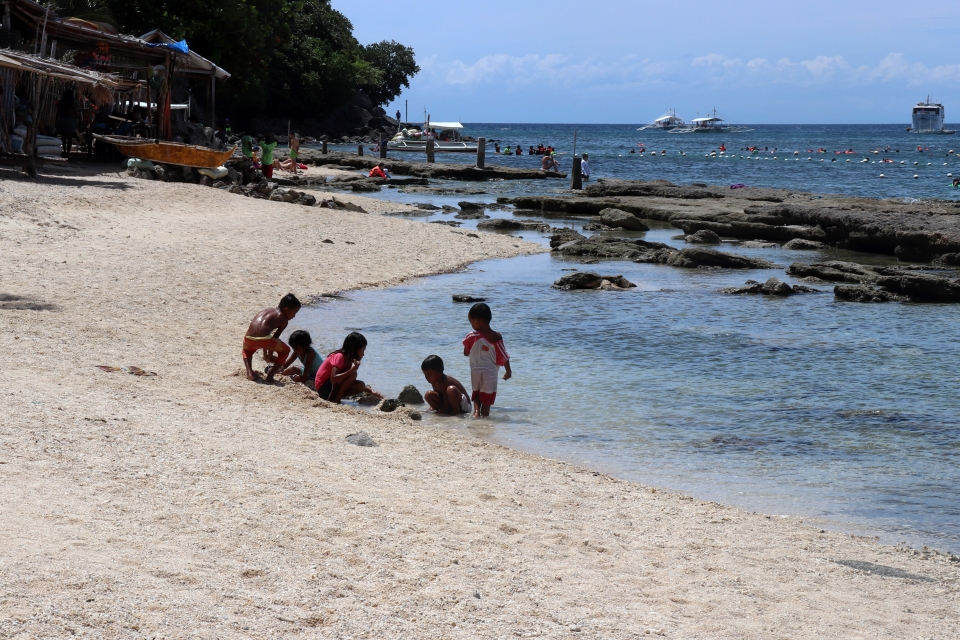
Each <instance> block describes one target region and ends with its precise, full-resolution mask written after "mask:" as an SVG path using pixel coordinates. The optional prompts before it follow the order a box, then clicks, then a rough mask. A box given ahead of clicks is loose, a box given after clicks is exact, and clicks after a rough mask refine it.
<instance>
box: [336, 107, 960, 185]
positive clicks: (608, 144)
mask: <svg viewBox="0 0 960 640" xmlns="http://www.w3.org/2000/svg"><path fill="white" fill-rule="evenodd" d="M908 116H909V114H907V117H908ZM639 126H640V125H545V124H496V123H493V124H491V123H478V124H466V125H465V133H467V134H469V135H472V136H475V137H479V136H485V137H486V138H487V140H500V141H502V142H501V144H502V145H503V146H505V145H507V144H509V145H511V146H515V145H517V144H520V145H521V146H522V147H523V148H524V150H527V149H528V147H530V146H537V145H538V144H541V143H542V144H545V145H553V146H554V147H555V148H556V149H557V151H558V153H559V154H560V158H559V160H560V162H561V167H562V168H563V169H564V170H565V171H566V170H569V167H570V158H571V153H572V152H573V142H574V130H576V131H577V153H578V154H581V153H583V152H588V153H589V154H590V166H591V174H592V178H593V179H597V178H604V177H606V178H623V179H634V180H637V179H642V180H655V179H665V180H670V181H671V182H675V183H678V184H688V183H691V182H706V183H708V184H711V185H731V184H737V183H741V184H746V185H748V186H753V187H776V188H783V189H796V190H799V191H813V192H817V193H843V194H848V195H863V196H874V197H896V198H931V197H933V198H945V199H951V200H956V199H960V190H957V189H953V188H951V186H950V182H951V178H949V177H947V175H946V174H947V173H953V174H954V175H958V176H960V159H958V158H957V157H956V154H951V153H949V152H950V151H953V150H956V151H960V138H958V136H956V135H946V136H938V135H915V134H910V133H907V132H906V131H904V128H905V127H906V124H903V125H898V124H895V125H755V126H751V125H748V126H750V128H751V129H753V130H752V131H750V132H747V133H737V134H685V135H678V134H670V133H666V132H657V131H638V130H637V128H638V127H639ZM947 126H948V127H950V128H960V127H954V125H947ZM640 143H643V144H644V145H645V148H646V149H648V150H650V151H648V152H647V153H646V154H644V155H643V156H641V155H639V154H631V153H630V150H631V149H634V150H639V149H640V147H639V146H638V145H639V144H640ZM721 143H724V144H725V145H726V147H727V152H726V154H725V155H724V156H723V157H716V158H714V157H705V155H704V154H709V153H710V152H711V151H716V150H717V148H718V147H719V146H720V144H721ZM917 145H921V146H922V147H924V149H925V150H924V151H923V152H918V151H917V149H916V147H917ZM368 146H369V145H368ZM752 146H757V147H759V148H760V149H761V150H762V149H764V148H765V147H766V148H768V151H767V152H761V153H756V154H751V153H749V152H746V151H744V150H743V149H746V148H747V147H752ZM821 147H822V148H824V149H826V151H827V153H820V154H818V153H816V150H817V149H820V148H821ZM887 147H890V149H889V151H888V150H887ZM334 148H336V149H340V150H346V151H351V152H355V151H356V148H357V147H356V145H345V146H335V147H334ZM774 149H776V151H774ZM846 149H853V150H855V151H856V152H857V154H856V155H835V154H834V152H835V151H842V150H846ZM652 151H657V152H658V154H657V155H656V156H654V155H652V154H651V153H650V152H652ZM660 151H666V152H667V153H666V155H659V152H660ZM873 151H879V152H880V153H876V154H874V153H873ZM794 152H797V154H798V155H794ZM681 154H686V155H681ZM391 157H395V158H407V159H410V160H420V161H422V160H423V159H424V156H423V155H422V154H414V153H397V152H395V153H392V154H391ZM808 158H809V159H808ZM437 159H438V161H440V162H445V163H468V164H473V163H474V162H475V160H476V159H475V157H474V156H473V155H472V154H462V153H445V154H439V155H438V157H437ZM864 159H867V160H868V162H861V161H862V160H864ZM884 159H887V160H892V161H893V163H883V162H882V160H884ZM834 160H835V162H834ZM848 160H849V162H847V161H848ZM487 163H488V164H497V165H503V166H516V167H528V168H529V167H539V166H540V158H539V157H537V156H527V155H523V156H519V157H517V156H504V155H494V154H493V147H492V146H491V147H489V148H488V155H487ZM901 163H902V164H901ZM914 163H916V164H914ZM945 163H946V164H945ZM928 165H929V166H928ZM881 173H882V174H884V176H885V177H883V178H881V177H880V174H881ZM914 175H916V176H917V178H914V177H913V176H914ZM548 183H549V184H551V185H556V188H562V187H564V186H569V185H568V184H564V183H563V182H562V181H559V180H558V181H548ZM543 187H544V184H538V183H537V182H528V183H525V184H516V183H500V184H499V185H491V188H492V189H493V190H494V191H497V192H501V193H503V192H507V191H509V192H511V193H531V192H541V191H542V189H543Z"/></svg>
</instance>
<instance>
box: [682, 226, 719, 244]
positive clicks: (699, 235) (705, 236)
mask: <svg viewBox="0 0 960 640" xmlns="http://www.w3.org/2000/svg"><path fill="white" fill-rule="evenodd" d="M683 241H684V242H689V243H690V244H720V236H718V235H717V233H716V232H715V231H711V230H710V229H701V230H700V231H697V232H696V233H691V234H690V235H688V236H687V237H685V238H684V239H683Z"/></svg>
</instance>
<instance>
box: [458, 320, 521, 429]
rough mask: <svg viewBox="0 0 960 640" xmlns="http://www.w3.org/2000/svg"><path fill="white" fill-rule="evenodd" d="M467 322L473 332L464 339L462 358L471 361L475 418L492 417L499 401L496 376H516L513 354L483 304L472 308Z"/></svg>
mask: <svg viewBox="0 0 960 640" xmlns="http://www.w3.org/2000/svg"><path fill="white" fill-rule="evenodd" d="M467 319H468V320H469V321H470V326H471V327H473V331H472V332H470V333H468V334H467V337H466V338H464V339H463V355H465V356H467V357H469V358H470V382H471V385H472V386H473V396H472V398H471V399H472V400H473V415H474V416H484V417H486V416H489V415H490V407H491V406H492V405H493V403H494V402H495V401H496V399H497V374H498V372H499V369H500V367H503V368H504V369H505V370H506V373H504V374H503V379H504V380H509V379H510V378H511V377H512V376H513V372H512V371H511V370H510V355H509V354H508V353H507V350H506V348H505V347H504V346H503V336H501V335H500V334H499V333H497V332H496V331H494V330H493V329H491V328H490V320H492V319H493V314H492V313H491V311H490V307H488V306H487V305H486V304H485V303H483V302H478V303H477V304H475V305H473V306H472V307H470V311H469V312H468V313H467Z"/></svg>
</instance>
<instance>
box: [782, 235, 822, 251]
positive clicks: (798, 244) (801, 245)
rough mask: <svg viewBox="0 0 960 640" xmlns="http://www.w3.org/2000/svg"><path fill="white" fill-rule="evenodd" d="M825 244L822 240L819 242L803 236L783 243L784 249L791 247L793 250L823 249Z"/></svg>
mask: <svg viewBox="0 0 960 640" xmlns="http://www.w3.org/2000/svg"><path fill="white" fill-rule="evenodd" d="M824 246H825V245H824V244H823V243H822V242H817V241H816V240H804V239H803V238H794V239H793V240H791V241H790V242H788V243H786V244H785V245H783V248H784V249H791V250H793V251H806V250H814V249H822V248H823V247H824Z"/></svg>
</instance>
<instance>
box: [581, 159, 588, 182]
mask: <svg viewBox="0 0 960 640" xmlns="http://www.w3.org/2000/svg"><path fill="white" fill-rule="evenodd" d="M589 160H590V154H589V153H585V154H583V159H582V160H581V161H580V176H581V177H582V178H583V181H584V182H586V181H587V180H589V179H590V162H589Z"/></svg>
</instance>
